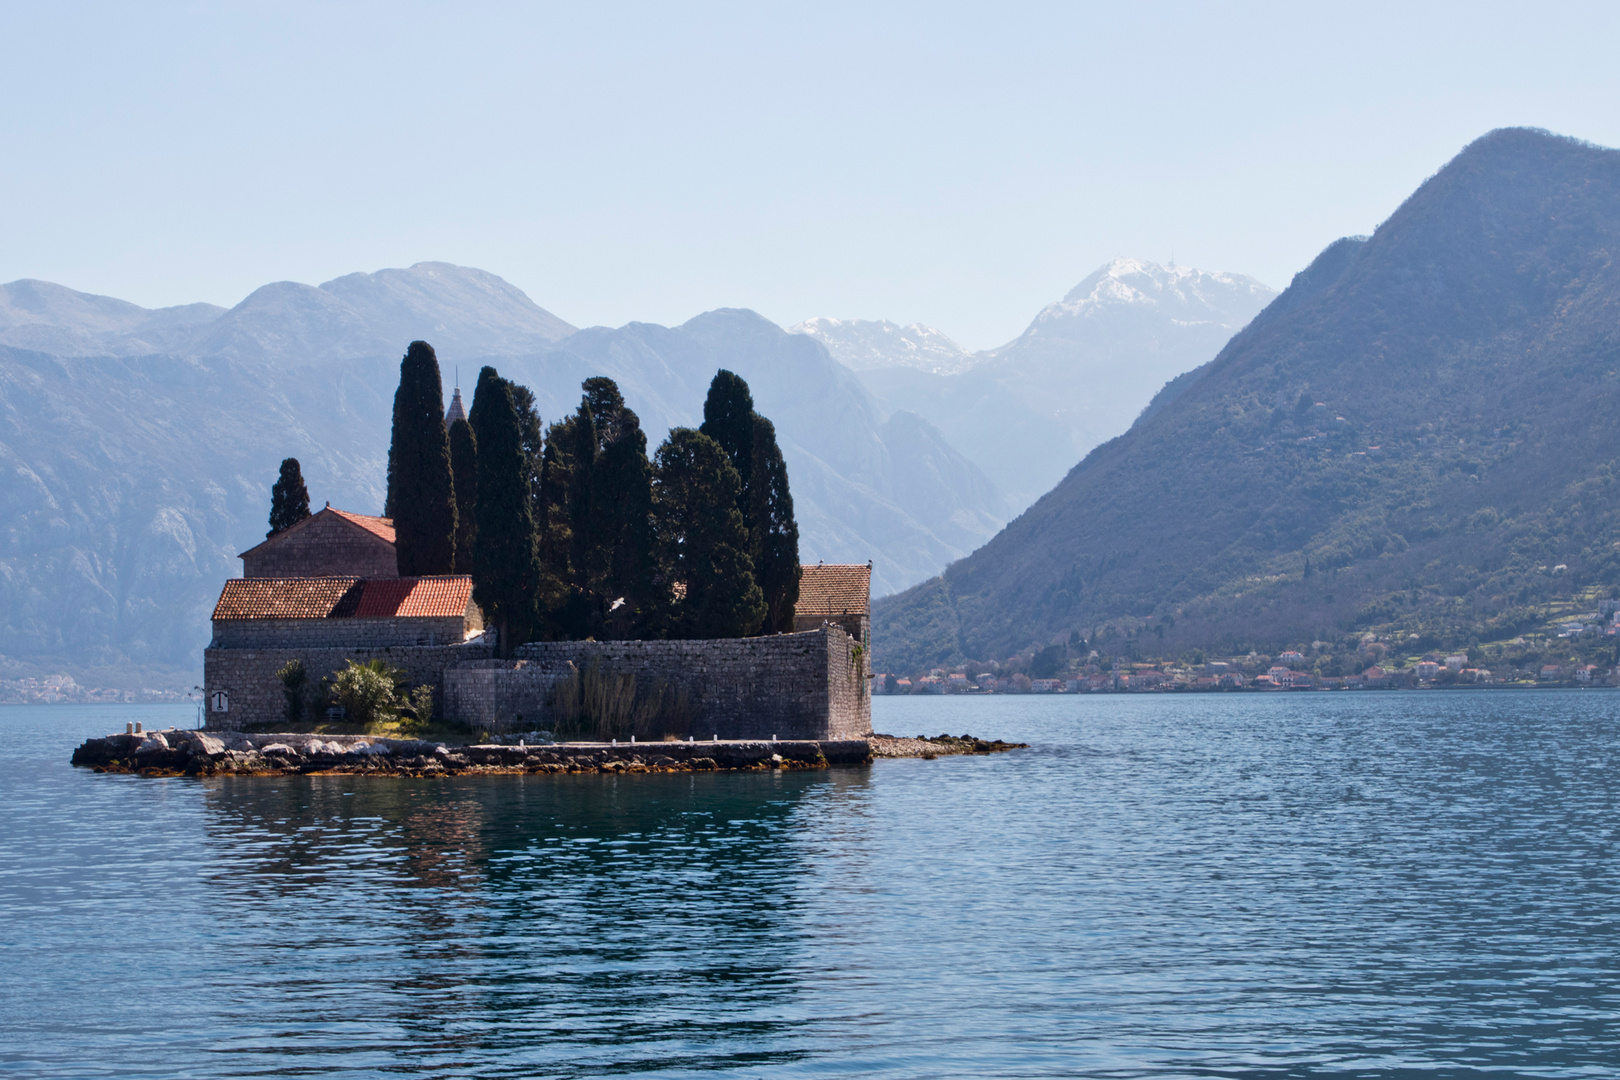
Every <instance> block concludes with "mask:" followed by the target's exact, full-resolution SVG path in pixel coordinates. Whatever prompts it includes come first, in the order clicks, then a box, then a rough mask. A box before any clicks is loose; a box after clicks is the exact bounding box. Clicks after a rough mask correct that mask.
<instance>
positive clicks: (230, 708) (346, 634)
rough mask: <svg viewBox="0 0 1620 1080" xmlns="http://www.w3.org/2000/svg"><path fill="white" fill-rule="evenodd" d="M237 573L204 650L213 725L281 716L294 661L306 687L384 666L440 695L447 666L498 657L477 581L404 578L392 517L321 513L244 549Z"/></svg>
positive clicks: (223, 596)
mask: <svg viewBox="0 0 1620 1080" xmlns="http://www.w3.org/2000/svg"><path fill="white" fill-rule="evenodd" d="M242 572H243V576H242V577H239V578H231V579H230V580H228V581H226V582H225V587H224V588H223V589H222V590H221V591H220V595H219V602H218V603H217V604H215V605H214V615H213V629H214V634H213V640H212V641H211V642H210V643H209V645H208V648H207V649H206V650H205V651H204V652H203V683H204V688H205V690H206V691H207V692H208V706H207V707H208V713H209V721H210V726H220V727H240V726H243V725H248V724H264V723H273V722H274V721H276V720H277V719H280V718H281V717H282V716H283V715H284V714H285V710H286V702H285V699H284V696H283V694H282V692H281V683H280V679H279V678H278V677H277V673H278V672H279V671H280V670H281V669H282V668H283V667H284V666H285V665H286V664H287V663H288V662H289V661H291V660H298V661H301V662H302V663H303V665H304V668H305V672H306V675H307V677H308V678H309V680H310V681H311V682H314V681H317V680H319V679H321V678H322V677H325V676H328V675H330V674H331V673H332V672H334V671H336V670H338V669H340V668H342V667H343V665H344V663H345V662H346V661H348V660H355V661H358V662H361V663H364V662H365V661H367V660H372V659H379V658H380V659H383V660H386V661H387V662H388V663H389V664H391V665H393V666H394V667H398V668H401V669H403V670H404V671H405V672H406V673H407V675H408V676H409V677H410V679H411V681H412V682H413V683H431V684H433V685H434V686H435V687H442V683H443V674H444V671H445V669H446V668H448V667H449V666H450V665H451V664H453V663H457V662H460V661H462V660H483V659H488V658H490V657H491V656H493V655H494V641H493V635H490V636H485V635H484V618H483V614H482V612H480V611H479V610H478V605H476V604H474V603H473V599H472V578H470V577H467V576H465V575H446V576H443V577H416V578H402V577H400V576H399V562H398V559H397V557H396V555H395V549H394V523H393V522H392V521H390V520H389V519H388V518H384V517H373V516H371V515H368V514H352V513H349V512H348V511H346V510H336V509H333V507H332V506H331V505H328V506H326V507H325V508H324V509H323V510H321V511H319V512H318V513H315V514H312V515H310V516H309V517H307V518H305V519H304V520H303V521H300V522H299V523H298V524H297V525H294V526H292V527H291V528H289V529H285V530H283V531H281V532H279V533H277V534H276V535H274V536H272V537H270V538H269V539H268V540H266V541H264V542H263V543H262V544H259V545H257V546H255V547H252V548H249V549H248V550H247V551H244V552H243V553H242Z"/></svg>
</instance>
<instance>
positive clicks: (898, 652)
mask: <svg viewBox="0 0 1620 1080" xmlns="http://www.w3.org/2000/svg"><path fill="white" fill-rule="evenodd" d="M1615 243H1620V151H1614V150H1608V149H1604V148H1601V147H1593V146H1591V145H1590V144H1584V143H1580V142H1578V141H1576V140H1568V139H1564V138H1561V137H1558V136H1553V135H1550V134H1548V133H1545V132H1536V131H1530V130H1526V129H1503V130H1500V131H1496V132H1492V133H1490V134H1488V135H1486V136H1484V137H1482V138H1481V139H1478V140H1476V141H1475V142H1473V143H1471V144H1469V146H1468V147H1467V148H1465V149H1464V150H1463V151H1462V152H1461V153H1460V154H1459V155H1458V156H1457V157H1456V158H1454V159H1453V160H1452V161H1451V162H1449V163H1448V164H1447V165H1446V166H1445V167H1443V168H1442V169H1441V170H1440V171H1439V172H1437V173H1436V174H1435V175H1434V176H1433V177H1431V178H1430V179H1429V180H1428V181H1426V182H1425V183H1424V184H1423V185H1422V186H1421V187H1419V188H1418V189H1417V191H1415V192H1414V193H1413V194H1412V195H1411V196H1410V197H1409V198H1407V199H1406V200H1405V201H1403V203H1402V204H1401V206H1400V207H1399V208H1397V209H1396V211H1395V212H1394V213H1393V214H1392V215H1391V216H1390V218H1389V219H1388V220H1386V221H1385V222H1384V223H1383V224H1382V225H1380V226H1379V228H1378V229H1377V230H1375V232H1374V233H1373V234H1372V236H1371V237H1370V238H1369V239H1367V240H1365V241H1356V240H1354V239H1350V238H1346V239H1345V240H1340V241H1335V242H1334V243H1333V244H1330V245H1328V247H1327V248H1325V249H1324V251H1323V252H1322V253H1321V255H1319V256H1318V258H1317V259H1316V260H1314V261H1313V262H1312V264H1311V266H1309V267H1307V268H1306V270H1304V271H1301V273H1300V274H1299V275H1296V277H1295V280H1294V281H1293V282H1292V283H1291V284H1290V287H1289V289H1288V290H1287V291H1285V292H1284V294H1283V295H1282V296H1280V297H1278V299H1277V300H1276V301H1274V302H1273V304H1272V305H1271V306H1269V307H1268V308H1267V310H1266V311H1265V312H1263V313H1261V315H1260V316H1259V317H1257V318H1255V319H1254V320H1253V321H1252V322H1251V323H1250V324H1249V325H1248V326H1247V327H1245V328H1244V329H1243V330H1241V331H1240V332H1239V333H1238V334H1236V335H1235V336H1234V337H1233V338H1232V340H1231V341H1230V342H1229V343H1228V344H1227V345H1226V347H1225V348H1224V349H1222V350H1221V352H1220V354H1219V355H1218V356H1217V357H1216V358H1215V359H1214V360H1212V361H1211V362H1210V363H1209V364H1208V365H1206V366H1205V367H1204V368H1203V369H1200V371H1199V372H1197V373H1195V374H1196V377H1195V378H1192V379H1189V380H1188V383H1187V385H1185V386H1183V387H1182V388H1181V390H1180V391H1179V392H1178V393H1174V394H1173V395H1171V397H1170V400H1168V401H1166V402H1164V403H1162V404H1161V407H1160V408H1158V409H1155V410H1152V411H1151V412H1148V413H1145V414H1144V416H1143V417H1142V418H1141V419H1140V420H1139V421H1138V422H1137V424H1135V425H1134V426H1133V427H1132V429H1131V430H1130V431H1128V432H1127V433H1125V434H1124V435H1122V436H1120V437H1118V438H1115V439H1112V440H1110V441H1108V442H1106V443H1103V444H1102V445H1100V446H1098V447H1097V448H1096V449H1095V450H1093V451H1092V452H1091V453H1090V454H1088V455H1087V456H1086V458H1085V459H1083V460H1082V461H1081V462H1080V463H1079V464H1078V465H1076V466H1075V467H1074V468H1073V469H1072V470H1070V472H1069V474H1068V475H1067V476H1066V477H1065V478H1064V480H1063V481H1062V482H1061V483H1060V484H1059V485H1058V486H1057V487H1055V488H1054V489H1053V490H1052V491H1050V492H1048V493H1047V494H1046V495H1044V496H1043V497H1042V498H1041V499H1040V500H1039V501H1037V502H1036V503H1035V504H1034V505H1033V506H1031V507H1030V508H1029V509H1028V510H1027V511H1025V512H1024V513H1023V514H1022V515H1020V516H1019V517H1018V518H1016V519H1015V520H1014V521H1013V522H1011V523H1010V524H1009V525H1008V526H1007V528H1006V529H1004V530H1003V531H1002V532H1001V533H1000V534H998V535H997V537H996V538H995V539H993V540H992V541H991V542H990V543H989V544H986V545H985V547H984V548H982V549H980V550H979V551H978V552H975V553H974V554H973V555H972V556H970V557H969V558H967V559H965V560H962V561H961V562H960V563H957V564H955V565H953V566H952V567H951V568H950V569H948V570H947V571H946V572H945V574H944V575H943V576H942V577H940V578H936V579H933V580H931V581H930V582H927V583H924V584H923V585H921V586H918V587H917V588H915V589H913V590H910V591H908V592H907V593H906V594H902V595H901V596H898V597H894V598H890V599H889V600H886V601H881V602H880V603H879V604H878V605H877V610H876V612H875V621H876V623H877V626H878V628H879V629H878V631H876V632H875V634H874V636H875V640H876V641H877V643H878V644H877V648H878V649H879V650H880V653H881V652H882V650H885V649H887V650H889V651H888V653H887V657H889V658H890V659H891V662H893V663H894V664H895V665H896V666H900V667H904V666H906V665H907V664H912V665H916V664H920V663H925V662H927V661H928V660H929V659H930V658H936V659H937V658H941V657H943V656H946V655H961V656H972V657H975V658H983V657H985V656H987V655H990V654H998V653H1006V652H1011V651H1014V650H1016V649H1019V648H1024V647H1027V646H1029V645H1032V644H1036V643H1043V642H1044V641H1046V640H1050V639H1053V638H1057V637H1064V638H1067V636H1069V635H1071V634H1078V635H1079V636H1081V637H1085V638H1087V639H1097V638H1098V637H1099V636H1100V638H1101V640H1102V641H1104V642H1113V643H1114V645H1115V646H1122V645H1123V643H1125V642H1128V641H1130V642H1137V641H1139V640H1140V635H1141V634H1143V633H1145V632H1149V631H1151V632H1152V634H1153V635H1154V636H1153V638H1152V639H1149V640H1150V641H1152V642H1153V647H1157V648H1163V649H1167V650H1172V651H1174V650H1176V649H1186V648H1214V647H1216V646H1219V647H1222V648H1237V647H1239V646H1242V645H1244V644H1249V645H1253V646H1255V647H1269V646H1275V645H1278V644H1282V643H1289V642H1292V643H1297V642H1300V641H1304V642H1310V641H1311V640H1313V639H1314V638H1325V639H1326V638H1343V637H1345V636H1346V635H1352V636H1353V635H1356V634H1361V633H1382V634H1396V633H1397V632H1399V633H1400V636H1402V637H1403V639H1404V638H1406V637H1410V638H1412V639H1414V640H1424V641H1430V642H1445V643H1448V644H1449V645H1452V646H1455V645H1457V644H1459V643H1462V644H1467V643H1468V642H1469V641H1471V640H1481V641H1491V640H1498V639H1503V638H1511V637H1512V636H1513V635H1515V634H1522V633H1526V632H1534V627H1535V626H1536V625H1537V623H1538V621H1539V620H1541V619H1542V618H1544V612H1545V611H1546V610H1548V609H1549V607H1548V606H1549V605H1556V604H1558V603H1563V602H1565V601H1566V600H1569V598H1570V597H1572V596H1574V595H1575V592H1574V591H1572V590H1579V589H1586V590H1591V589H1611V588H1620V518H1617V516H1616V515H1615V514H1614V513H1613V512H1611V511H1610V510H1609V509H1608V506H1609V500H1610V498H1611V497H1612V496H1611V495H1609V494H1606V493H1609V492H1612V491H1613V485H1614V483H1615V477H1616V475H1617V473H1616V468H1617V466H1620V439H1617V437H1616V436H1615V435H1614V434H1613V433H1611V430H1610V428H1611V425H1609V424H1608V423H1607V422H1606V418H1607V416H1608V415H1609V414H1610V413H1612V411H1613V409H1614V408H1615V407H1617V406H1620V334H1617V333H1616V326H1617V325H1620V269H1617V268H1616V267H1615V265H1614V263H1613V260H1612V259H1610V258H1609V257H1608V255H1607V252H1608V251H1609V250H1612V245H1614V244H1615ZM1166 389H1167V390H1169V389H1170V388H1166ZM1319 403H1320V404H1319ZM1582 595H1584V594H1582ZM1569 602H1573V601H1569ZM1133 647H1136V646H1133ZM879 662H880V663H882V662H884V661H883V659H882V658H881V657H880V660H879Z"/></svg>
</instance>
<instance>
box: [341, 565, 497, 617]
mask: <svg viewBox="0 0 1620 1080" xmlns="http://www.w3.org/2000/svg"><path fill="white" fill-rule="evenodd" d="M471 601H472V578H470V577H460V576H455V577H421V578H389V579H379V580H371V581H367V582H366V583H365V591H364V592H362V593H361V594H360V607H359V609H358V610H357V611H356V612H355V618H358V619H445V618H455V617H457V616H460V615H465V614H466V613H467V605H468V604H469V603H471Z"/></svg>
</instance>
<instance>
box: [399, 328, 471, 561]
mask: <svg viewBox="0 0 1620 1080" xmlns="http://www.w3.org/2000/svg"><path fill="white" fill-rule="evenodd" d="M384 513H385V514H386V515H387V516H388V517H391V518H393V519H394V547H395V550H396V552H397V553H398V558H399V573H400V576H401V577H417V576H420V575H423V574H448V573H451V572H452V571H453V570H454V569H455V565H456V496H455V485H454V482H453V481H452V479H451V473H450V435H449V433H448V432H447V431H446V430H445V427H444V384H443V380H441V379H440V377H439V358H438V356H437V355H435V354H434V352H433V346H431V345H429V344H428V343H427V342H425V341H413V342H411V344H410V348H409V349H407V350H406V351H405V358H404V359H403V360H401V361H400V365H399V389H398V390H397V391H396V392H395V393H394V435H393V440H392V442H391V443H390V444H389V447H388V505H387V509H386V510H385V511H384Z"/></svg>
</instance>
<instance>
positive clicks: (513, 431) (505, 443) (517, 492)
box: [468, 367, 548, 656]
mask: <svg viewBox="0 0 1620 1080" xmlns="http://www.w3.org/2000/svg"><path fill="white" fill-rule="evenodd" d="M468 419H469V421H470V422H471V426H472V429H473V437H474V440H475V442H476V444H477V450H478V454H477V474H478V499H477V504H476V509H475V513H476V533H475V535H474V538H473V567H472V569H473V599H474V600H476V601H477V603H478V606H479V607H480V608H481V609H483V612H484V615H485V618H486V619H487V620H488V621H489V622H490V624H491V625H493V626H494V627H495V628H496V631H497V632H498V634H499V635H500V649H501V653H502V655H504V656H510V655H512V649H513V648H514V647H516V646H517V645H520V644H522V643H523V642H524V641H527V640H529V636H530V634H531V633H532V631H533V627H534V620H535V613H536V607H537V604H538V603H539V602H540V600H541V597H542V594H544V593H545V592H547V591H548V583H547V581H546V580H545V578H544V574H543V570H542V567H541V565H540V559H539V550H538V546H537V538H536V536H535V527H534V516H533V513H532V512H531V510H530V505H529V491H528V485H527V481H526V472H525V469H526V463H525V459H524V453H523V435H522V426H521V423H520V421H519V417H518V410H517V406H516V403H515V402H514V401H513V396H512V386H511V384H510V383H508V382H507V381H506V380H505V379H502V378H501V377H500V375H499V374H498V373H497V372H496V371H495V369H494V368H492V367H486V368H484V369H483V370H482V371H480V372H479V373H478V386H477V389H476V390H475V392H474V395H473V407H472V412H471V413H470V414H469V416H468Z"/></svg>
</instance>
